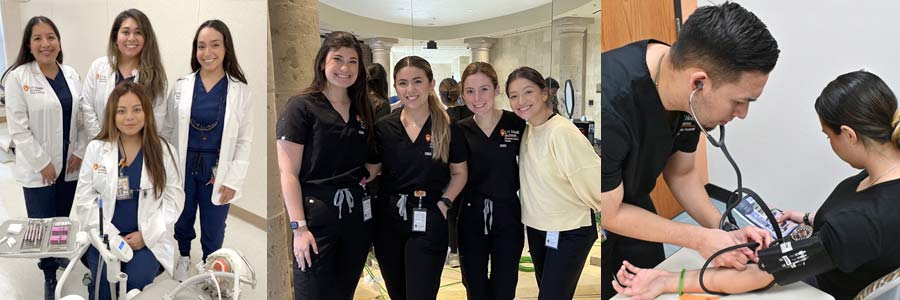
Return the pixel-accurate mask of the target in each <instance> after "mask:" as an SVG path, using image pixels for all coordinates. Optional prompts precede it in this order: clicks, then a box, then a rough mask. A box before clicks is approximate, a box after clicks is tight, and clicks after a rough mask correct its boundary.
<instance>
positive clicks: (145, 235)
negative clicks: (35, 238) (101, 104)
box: [72, 81, 184, 299]
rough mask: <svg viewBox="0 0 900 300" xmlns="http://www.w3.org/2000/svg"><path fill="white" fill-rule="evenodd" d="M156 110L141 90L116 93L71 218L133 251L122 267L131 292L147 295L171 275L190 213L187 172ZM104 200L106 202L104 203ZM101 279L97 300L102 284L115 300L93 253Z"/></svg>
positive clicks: (103, 293) (89, 153)
mask: <svg viewBox="0 0 900 300" xmlns="http://www.w3.org/2000/svg"><path fill="white" fill-rule="evenodd" d="M152 112H153V107H152V106H151V104H150V98H149V96H147V95H146V94H145V92H144V90H143V88H142V86H141V85H139V84H136V83H134V82H130V81H125V82H122V83H120V84H119V85H117V86H116V88H115V89H113V91H112V93H111V95H110V98H109V101H108V104H107V107H106V111H105V116H106V117H105V118H104V120H103V128H102V130H101V131H100V134H99V135H98V136H97V138H96V139H95V140H93V141H91V142H90V143H89V144H88V146H87V150H86V151H85V157H84V164H83V167H82V168H81V172H80V174H79V175H80V176H79V181H78V188H77V190H76V193H75V207H74V209H73V213H72V218H73V219H75V220H77V221H79V222H80V223H81V224H82V227H83V228H84V229H85V230H91V229H94V228H97V227H99V223H100V221H99V219H100V207H99V206H100V205H101V203H102V207H103V221H104V225H103V230H104V232H105V233H106V234H109V235H119V236H121V237H122V239H123V240H125V242H126V243H127V244H128V245H129V246H130V247H131V249H132V250H133V251H134V256H133V258H132V259H131V261H129V262H127V263H124V264H123V265H122V271H123V272H125V273H126V274H128V284H127V288H128V290H131V289H143V288H144V286H146V285H147V284H150V283H151V282H153V278H154V277H156V274H157V272H158V271H159V270H160V267H162V268H164V269H165V270H166V271H167V272H169V274H171V273H172V270H173V268H174V261H175V239H173V238H172V234H173V233H172V231H171V230H168V228H169V227H170V226H172V225H173V224H175V221H176V220H177V219H178V216H179V215H180V214H181V210H182V208H183V206H184V191H183V190H182V187H181V180H182V179H181V171H180V169H179V168H178V167H177V165H176V164H177V160H178V158H177V154H176V152H175V149H174V147H173V146H172V145H170V144H169V143H168V142H166V141H165V140H164V139H162V138H161V137H160V136H159V135H158V134H157V130H156V121H155V119H154V118H152V117H149V118H148V117H146V116H152ZM100 199H102V200H100ZM87 258H88V266H89V267H90V269H91V272H92V276H93V277H94V278H95V280H93V282H92V284H91V285H89V286H88V289H89V293H90V295H91V296H90V297H91V299H93V298H94V285H95V284H99V285H100V286H99V288H100V294H99V295H100V299H109V298H108V297H109V290H108V287H109V283H108V281H107V280H106V272H105V271H103V270H101V271H100V272H99V275H100V276H99V277H101V278H99V279H97V275H98V273H97V264H98V258H99V254H98V252H97V250H96V249H94V248H93V247H91V248H89V249H88V252H87Z"/></svg>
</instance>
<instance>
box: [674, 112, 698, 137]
mask: <svg viewBox="0 0 900 300" xmlns="http://www.w3.org/2000/svg"><path fill="white" fill-rule="evenodd" d="M696 130H697V123H696V122H694V118H693V117H691V116H689V115H686V116H684V119H683V120H682V121H681V126H680V128H678V133H682V132H693V131H696Z"/></svg>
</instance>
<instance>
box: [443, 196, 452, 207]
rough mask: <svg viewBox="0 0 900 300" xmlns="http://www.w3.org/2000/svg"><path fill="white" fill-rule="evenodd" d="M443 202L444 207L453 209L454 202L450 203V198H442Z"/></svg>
mask: <svg viewBox="0 0 900 300" xmlns="http://www.w3.org/2000/svg"><path fill="white" fill-rule="evenodd" d="M441 202H443V203H444V205H447V208H450V207H453V201H450V198H447V197H441Z"/></svg>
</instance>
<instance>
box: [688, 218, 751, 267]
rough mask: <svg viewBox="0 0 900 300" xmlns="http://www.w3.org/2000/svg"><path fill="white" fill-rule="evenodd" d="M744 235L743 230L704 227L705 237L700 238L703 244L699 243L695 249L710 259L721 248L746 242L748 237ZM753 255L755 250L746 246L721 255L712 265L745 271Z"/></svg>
mask: <svg viewBox="0 0 900 300" xmlns="http://www.w3.org/2000/svg"><path fill="white" fill-rule="evenodd" d="M743 235H744V233H743V231H742V230H738V231H733V232H726V231H724V230H721V229H705V228H704V234H703V237H702V238H701V239H700V241H701V243H702V244H699V247H697V248H696V249H694V250H697V252H698V253H700V256H703V258H706V259H708V258H709V257H710V256H712V255H713V254H715V253H716V252H717V251H719V250H722V249H725V248H728V247H731V246H734V245H737V244H743V243H746V241H747V239H746V237H743ZM741 237H743V239H742V238H741ZM751 256H753V251H751V250H750V249H747V248H746V247H745V248H741V249H738V250H735V251H728V252H726V253H723V254H722V255H719V256H718V257H716V259H715V260H713V263H712V265H713V266H716V267H725V268H734V269H737V270H739V271H743V270H744V269H746V268H747V266H746V264H747V261H749V260H750V257H751Z"/></svg>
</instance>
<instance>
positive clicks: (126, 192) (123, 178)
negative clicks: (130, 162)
mask: <svg viewBox="0 0 900 300" xmlns="http://www.w3.org/2000/svg"><path fill="white" fill-rule="evenodd" d="M124 168H125V160H122V161H121V162H119V180H118V181H117V184H116V200H131V186H130V185H129V183H128V175H125V171H124Z"/></svg>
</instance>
